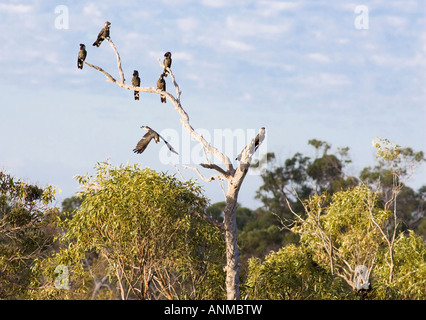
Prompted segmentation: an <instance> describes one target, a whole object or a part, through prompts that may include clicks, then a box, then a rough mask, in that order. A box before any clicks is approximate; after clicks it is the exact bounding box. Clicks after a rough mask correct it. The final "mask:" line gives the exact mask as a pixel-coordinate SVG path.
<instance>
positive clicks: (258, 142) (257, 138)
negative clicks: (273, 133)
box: [235, 127, 265, 161]
mask: <svg viewBox="0 0 426 320" xmlns="http://www.w3.org/2000/svg"><path fill="white" fill-rule="evenodd" d="M261 133H263V134H264V133H265V127H262V128H260V132H259V133H258V134H257V136H256V138H254V151H253V153H255V152H256V150H257V149H258V148H259V145H260V134H261ZM244 150H245V148H244ZM244 150H243V151H244ZM242 153H243V152H241V153H240V154H239V155H238V156H237V157H236V158H235V160H238V161H240V160H241V155H242Z"/></svg>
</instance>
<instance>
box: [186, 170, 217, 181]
mask: <svg viewBox="0 0 426 320" xmlns="http://www.w3.org/2000/svg"><path fill="white" fill-rule="evenodd" d="M183 167H184V168H185V169H191V170H194V171H195V172H196V173H197V174H198V176H199V177H200V178H201V179H203V180H204V181H205V182H210V181H213V180H215V178H216V179H223V177H221V176H219V175H211V176H210V178H206V177H204V176H203V175H202V174H201V172H200V170H198V169H197V168H194V167H190V166H183Z"/></svg>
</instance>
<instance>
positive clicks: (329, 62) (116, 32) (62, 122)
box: [0, 0, 426, 209]
mask: <svg viewBox="0 0 426 320" xmlns="http://www.w3.org/2000/svg"><path fill="white" fill-rule="evenodd" d="M107 20H108V21H110V22H111V39H112V40H113V42H114V44H115V46H116V47H117V49H118V52H119V53H120V56H121V59H122V65H123V71H124V73H125V78H126V82H127V83H130V82H131V77H132V73H133V70H135V69H137V70H138V71H139V74H140V76H141V86H147V87H154V86H156V81H157V79H158V77H159V75H160V74H161V72H162V69H161V67H160V65H159V63H158V59H163V55H164V53H165V52H166V51H170V52H172V59H173V63H172V70H173V73H174V75H175V77H176V81H177V83H178V84H179V86H180V89H181V91H182V96H181V103H182V106H183V108H184V109H185V110H186V112H187V113H188V115H189V117H190V123H191V125H192V126H193V127H194V128H195V129H196V130H197V131H199V132H201V133H202V134H203V136H204V137H206V139H209V141H211V143H212V144H213V145H214V146H217V147H218V148H219V149H221V150H225V151H226V152H227V156H229V158H231V159H234V158H235V156H236V154H238V153H239V151H240V150H241V143H242V142H249V141H250V139H252V138H253V137H254V135H255V134H256V133H257V132H258V131H259V130H260V128H261V127H265V128H266V140H265V143H264V145H263V146H262V150H260V149H259V152H260V153H259V154H260V155H261V154H264V153H265V152H274V153H275V154H276V156H277V158H278V159H279V160H280V161H283V160H285V159H287V158H289V157H292V156H293V155H294V154H295V153H296V152H301V153H303V154H304V155H308V156H314V155H315V152H314V150H313V148H312V147H310V146H308V144H307V142H308V140H310V139H317V140H323V141H327V142H328V143H329V144H331V146H332V149H331V152H333V151H335V150H336V149H337V148H338V147H346V146H347V147H349V148H350V151H349V155H350V157H351V159H352V160H353V163H352V164H351V165H349V167H348V168H347V170H348V173H349V174H352V175H357V173H358V172H359V171H360V170H361V169H362V168H364V167H366V166H374V164H375V149H374V148H373V146H372V144H371V141H372V140H373V139H376V138H377V137H383V138H387V139H389V140H391V141H393V142H395V143H397V144H399V145H401V146H404V147H411V148H413V149H414V150H416V151H425V152H426V139H425V138H426V129H425V128H426V125H425V124H426V89H425V88H426V86H425V85H426V2H424V1H411V0H401V1H393V0H372V1H362V2H356V1H344V0H339V1H337V0H335V1H326V0H301V1H272V0H262V1H260V0H259V1H254V0H253V1H251V0H245V1H242V0H234V1H227V0H226V1H225V0H201V1H193V0H156V1H133V0H128V1H121V2H117V1H112V0H106V1H51V0H43V1H41V0H28V1H20V0H2V2H1V3H0V28H1V30H2V32H1V33H0V43H1V48H2V50H1V51H2V52H1V55H0V68H1V73H0V168H1V169H2V170H4V171H6V172H7V173H9V174H11V175H13V176H16V177H19V178H22V179H24V180H26V181H29V182H31V183H36V184H38V185H39V186H42V187H43V186H46V185H53V186H55V187H56V188H57V189H58V193H57V197H56V204H57V205H58V206H60V203H61V201H62V200H63V199H64V198H67V197H70V196H73V195H74V194H75V192H77V191H79V190H80V189H79V185H78V183H77V181H76V180H75V179H74V178H73V177H74V176H75V175H77V174H79V175H83V174H85V173H89V174H93V173H94V167H95V165H96V163H97V162H103V161H107V160H108V161H110V163H111V164H112V165H115V166H118V165H121V164H123V165H126V164H136V163H137V164H140V165H141V166H142V167H149V168H152V169H154V170H158V171H163V172H168V173H170V174H176V175H177V176H178V177H179V178H181V179H182V178H185V179H191V178H192V179H197V180H198V181H199V183H200V184H201V185H202V186H203V188H204V190H205V194H206V195H207V196H208V197H209V198H210V199H211V202H212V203H214V202H217V201H223V200H224V194H223V191H222V188H221V186H220V184H219V183H218V182H217V181H212V182H209V183H205V182H204V181H202V180H201V179H199V178H198V176H197V174H196V173H195V172H194V171H193V170H191V169H187V168H186V167H185V166H191V167H197V168H200V167H199V166H198V164H199V163H200V162H202V161H203V159H202V157H201V156H200V148H197V144H196V143H195V142H194V141H191V140H190V139H189V136H188V135H187V133H186V132H185V130H184V129H183V128H182V126H181V123H180V116H179V114H178V113H177V111H176V110H175V109H174V107H173V104H172V103H170V102H167V103H166V104H162V103H161V102H160V97H159V96H158V95H156V94H151V93H142V94H141V99H140V100H139V101H135V100H134V99H133V93H132V92H131V91H129V90H125V89H122V88H119V87H118V86H117V85H115V84H113V83H111V82H107V81H106V78H105V76H104V75H103V74H101V73H100V72H98V71H96V70H94V69H91V68H89V67H88V66H86V65H85V66H84V68H83V70H79V69H77V53H78V50H79V44H80V43H84V44H85V45H86V47H87V51H88V54H87V59H86V61H87V62H89V63H91V64H94V65H97V66H100V67H101V68H103V69H104V70H106V71H107V72H109V73H111V74H112V75H113V76H114V77H115V78H117V79H118V78H119V75H118V71H117V63H116V57H115V54H114V52H113V51H112V49H111V47H110V46H109V44H108V43H107V42H104V43H103V44H102V45H101V46H100V47H99V48H96V47H93V46H92V43H93V42H94V41H95V39H96V37H97V35H98V33H99V31H100V29H101V28H102V27H103V24H104V22H105V21H107ZM166 83H167V89H168V91H169V92H170V93H173V94H174V93H175V88H174V87H173V84H172V82H171V80H170V77H168V78H166ZM142 125H148V126H150V127H151V128H153V129H154V130H157V131H158V132H160V134H162V135H165V137H166V139H168V141H169V142H170V143H171V144H172V145H173V147H174V148H175V149H176V150H177V151H178V152H179V156H175V157H172V156H170V153H168V150H167V149H166V147H165V146H164V144H158V145H155V144H152V145H149V147H148V148H147V150H146V151H145V152H144V153H143V154H141V155H137V154H134V153H133V152H132V150H133V148H134V147H135V146H136V143H137V142H138V140H139V139H140V138H141V137H142V135H143V134H144V133H145V132H144V131H143V130H142V129H141V128H140V126H142ZM225 151H224V152H225ZM237 164H238V163H237V162H236V161H234V165H237ZM200 171H201V172H202V173H203V174H204V175H206V176H209V175H210V173H211V172H209V171H208V170H206V169H202V168H200ZM249 173H250V174H249V175H248V176H247V177H246V179H245V181H244V183H243V185H242V188H241V191H240V195H239V202H240V204H241V205H242V206H246V207H249V208H252V209H255V208H257V207H259V206H260V205H261V203H260V202H259V201H258V200H256V199H254V196H255V194H256V190H257V189H258V188H259V187H260V185H261V183H262V180H261V178H260V176H259V172H254V171H252V170H251V171H250V172H249ZM425 177H426V169H425V167H424V166H422V167H420V168H418V169H417V170H416V172H415V175H414V176H413V177H412V179H411V181H410V183H409V185H411V186H412V187H413V188H418V187H420V186H422V185H423V184H425ZM59 189H60V190H61V191H60V192H59Z"/></svg>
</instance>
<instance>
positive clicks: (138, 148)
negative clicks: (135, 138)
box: [133, 126, 178, 154]
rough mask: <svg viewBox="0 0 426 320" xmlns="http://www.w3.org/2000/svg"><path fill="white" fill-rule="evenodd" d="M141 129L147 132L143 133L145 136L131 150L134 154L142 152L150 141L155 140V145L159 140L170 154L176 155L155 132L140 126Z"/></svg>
mask: <svg viewBox="0 0 426 320" xmlns="http://www.w3.org/2000/svg"><path fill="white" fill-rule="evenodd" d="M141 128H142V129H145V130H146V131H148V132H147V133H145V135H144V136H143V137H142V139H141V140H140V141H139V142H138V144H137V145H136V148H135V149H133V152H134V153H139V154H140V153H142V152H144V151H145V149H146V147H147V146H148V144H149V143H150V142H151V140H152V139H154V140H155V143H158V142H160V139H163V141H164V143H165V144H166V145H167V148H169V150H170V151H171V152H173V153H176V154H178V153H177V152H176V151H175V149H173V147H172V146H171V145H170V144H169V143H168V142H167V141H166V140H165V139H164V138H163V137H162V136H160V135H159V134H158V133H157V132H156V131H154V130H152V129H151V128H150V127H148V126H142V127H141Z"/></svg>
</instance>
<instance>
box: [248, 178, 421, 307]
mask: <svg viewBox="0 0 426 320" xmlns="http://www.w3.org/2000/svg"><path fill="white" fill-rule="evenodd" d="M304 210H305V214H306V215H305V216H304V217H303V218H302V216H301V215H297V221H296V222H295V224H294V226H293V228H292V231H293V232H295V233H297V234H299V235H300V242H299V244H297V245H295V244H291V245H287V246H285V247H283V248H281V249H279V250H278V251H277V252H273V253H271V254H269V255H267V256H266V257H265V260H264V261H263V262H261V261H260V259H257V258H253V259H250V260H249V268H248V269H249V270H248V275H247V284H246V285H247V289H246V290H247V291H246V292H247V295H248V297H249V298H253V299H334V298H337V299H354V298H359V297H363V298H365V297H366V296H367V297H368V299H424V297H425V294H426V292H425V290H426V277H425V272H426V245H425V243H424V241H423V240H422V238H421V237H419V236H417V235H416V234H415V233H414V232H412V231H410V232H408V234H406V233H403V232H400V233H398V234H397V238H396V239H395V242H393V241H392V237H390V236H389V235H387V234H386V232H387V231H386V230H387V228H386V226H388V225H389V219H392V218H393V215H392V212H390V211H389V210H384V208H383V202H382V201H380V195H379V193H378V192H373V191H372V190H370V189H369V188H368V187H367V186H365V185H361V186H357V187H353V188H350V189H348V190H345V191H340V192H336V193H334V194H333V195H332V196H327V195H314V196H312V197H310V198H309V199H308V200H305V201H304ZM313 266H315V267H314V268H313ZM357 266H365V267H366V268H367V269H368V271H369V272H370V274H369V278H368V280H369V281H370V283H371V288H370V289H371V290H369V291H368V292H367V293H364V294H358V293H357V292H356V290H355V280H356V276H357V275H356V273H355V270H356V267H357Z"/></svg>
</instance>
